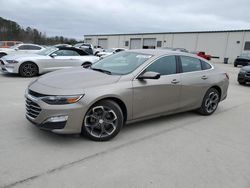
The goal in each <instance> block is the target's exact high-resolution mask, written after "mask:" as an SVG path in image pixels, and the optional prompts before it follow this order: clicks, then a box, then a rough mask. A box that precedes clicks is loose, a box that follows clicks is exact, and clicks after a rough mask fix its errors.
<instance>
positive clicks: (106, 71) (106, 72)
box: [90, 67, 112, 75]
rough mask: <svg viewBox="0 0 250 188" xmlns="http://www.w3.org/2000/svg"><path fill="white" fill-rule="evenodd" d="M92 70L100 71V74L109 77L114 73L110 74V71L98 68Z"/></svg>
mask: <svg viewBox="0 0 250 188" xmlns="http://www.w3.org/2000/svg"><path fill="white" fill-rule="evenodd" d="M90 68H91V69H92V70H94V71H99V72H102V73H105V74H109V75H111V74H112V73H111V72H110V71H108V70H104V69H97V68H92V67H90Z"/></svg>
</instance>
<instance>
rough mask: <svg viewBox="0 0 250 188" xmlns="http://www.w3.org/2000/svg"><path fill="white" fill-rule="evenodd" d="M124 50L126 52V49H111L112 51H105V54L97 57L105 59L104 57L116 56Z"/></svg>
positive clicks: (100, 53) (98, 54) (102, 53)
mask: <svg viewBox="0 0 250 188" xmlns="http://www.w3.org/2000/svg"><path fill="white" fill-rule="evenodd" d="M124 50H126V49H124V48H111V49H107V50H104V51H103V52H99V53H97V56H99V57H102V58H104V57H107V56H109V55H112V54H115V53H118V52H121V51H124Z"/></svg>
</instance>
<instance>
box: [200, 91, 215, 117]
mask: <svg viewBox="0 0 250 188" xmlns="http://www.w3.org/2000/svg"><path fill="white" fill-rule="evenodd" d="M219 102H220V94H219V92H218V90H217V89H215V88H210V89H209V90H208V91H207V93H206V95H205V96H204V98H203V101H202V105H201V107H200V108H199V109H198V112H199V113H200V114H202V115H211V114H213V113H214V112H215V110H216V109H217V107H218V104H219Z"/></svg>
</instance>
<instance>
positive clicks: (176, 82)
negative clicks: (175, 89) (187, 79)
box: [171, 79, 180, 84]
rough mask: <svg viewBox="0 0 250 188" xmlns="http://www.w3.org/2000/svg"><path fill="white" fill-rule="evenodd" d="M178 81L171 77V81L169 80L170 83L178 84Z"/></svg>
mask: <svg viewBox="0 0 250 188" xmlns="http://www.w3.org/2000/svg"><path fill="white" fill-rule="evenodd" d="M179 82H180V81H178V80H177V79H173V80H172V81H171V83H172V84H178V83H179Z"/></svg>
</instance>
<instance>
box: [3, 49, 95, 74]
mask: <svg viewBox="0 0 250 188" xmlns="http://www.w3.org/2000/svg"><path fill="white" fill-rule="evenodd" d="M98 60H99V57H96V56H93V55H89V54H88V53H87V52H85V51H83V50H80V49H77V48H73V47H57V48H56V47H50V48H45V49H44V50H42V51H40V52H38V53H36V54H13V55H6V56H4V57H2V58H1V59H0V68H1V70H2V71H3V72H7V73H15V74H20V75H21V76H23V77H32V76H37V75H38V74H43V73H47V72H51V71H55V70H59V69H65V68H71V67H75V66H86V65H90V64H92V63H95V62H96V61H98Z"/></svg>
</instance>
